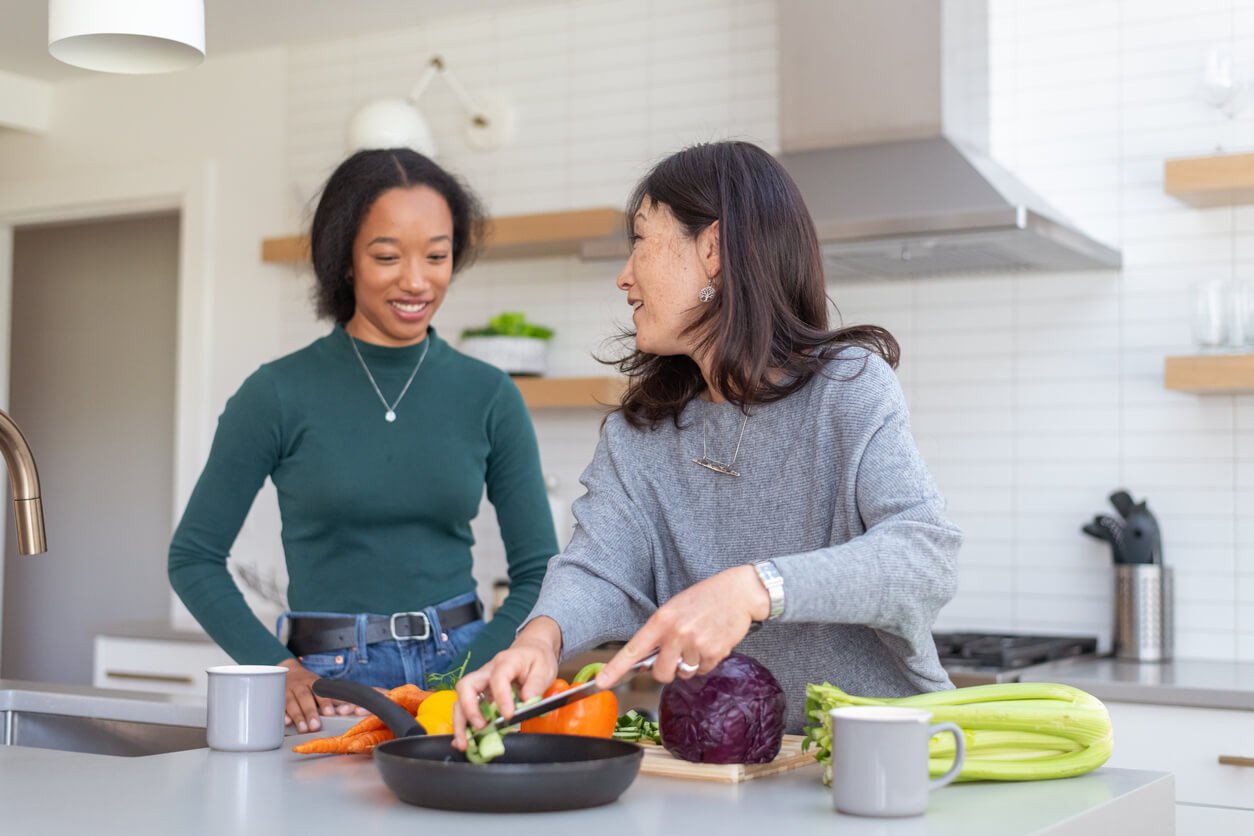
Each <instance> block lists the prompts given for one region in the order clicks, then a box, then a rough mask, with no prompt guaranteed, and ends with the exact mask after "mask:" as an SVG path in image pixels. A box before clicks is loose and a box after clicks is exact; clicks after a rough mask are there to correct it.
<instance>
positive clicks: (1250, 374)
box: [1163, 354, 1254, 395]
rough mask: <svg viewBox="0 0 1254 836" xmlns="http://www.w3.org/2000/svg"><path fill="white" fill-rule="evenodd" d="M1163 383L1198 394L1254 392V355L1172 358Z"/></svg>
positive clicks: (1205, 355)
mask: <svg viewBox="0 0 1254 836" xmlns="http://www.w3.org/2000/svg"><path fill="white" fill-rule="evenodd" d="M1163 385H1164V386H1165V387H1166V388H1168V389H1174V390H1176V391H1178V392H1192V393H1194V394H1196V395H1225V394H1227V395H1231V394H1241V393H1254V354H1194V355H1184V356H1179V357H1168V358H1167V359H1166V360H1165V361H1164V363H1163Z"/></svg>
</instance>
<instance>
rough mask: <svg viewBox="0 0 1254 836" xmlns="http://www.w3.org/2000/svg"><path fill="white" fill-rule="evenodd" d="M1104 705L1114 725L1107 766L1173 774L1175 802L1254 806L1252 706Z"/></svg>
mask: <svg viewBox="0 0 1254 836" xmlns="http://www.w3.org/2000/svg"><path fill="white" fill-rule="evenodd" d="M1106 708H1107V709H1108V710H1109V711H1110V719H1111V723H1112V724H1113V725H1114V729H1115V751H1114V753H1113V754H1112V755H1111V758H1110V761H1109V762H1108V763H1107V764H1106V765H1107V766H1111V767H1122V768H1134V769H1149V770H1157V771H1162V772H1172V773H1174V774H1175V777H1176V802H1177V803H1178V804H1210V805H1217V806H1222V807H1233V808H1239V809H1243V810H1250V811H1254V711H1235V710H1228V709H1213V708H1186V707H1180V706H1167V705H1148V704H1140V703H1124V702H1114V701H1110V700H1107V701H1106ZM1221 757H1223V758H1224V759H1225V760H1227V761H1229V762H1227V763H1220V758H1221ZM1242 761H1245V763H1244V764H1243V765H1242V763H1241V762H1242ZM1181 832H1186V833H1187V832H1193V831H1187V830H1184V831H1181ZM1199 832H1200V831H1199ZM1249 832H1254V830H1251V831H1249Z"/></svg>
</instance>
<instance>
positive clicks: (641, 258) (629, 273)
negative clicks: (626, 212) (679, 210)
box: [616, 197, 718, 359]
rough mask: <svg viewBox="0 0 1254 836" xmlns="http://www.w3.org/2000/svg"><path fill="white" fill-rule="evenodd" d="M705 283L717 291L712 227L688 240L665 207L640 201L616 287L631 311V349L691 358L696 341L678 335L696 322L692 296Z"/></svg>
mask: <svg viewBox="0 0 1254 836" xmlns="http://www.w3.org/2000/svg"><path fill="white" fill-rule="evenodd" d="M711 279H713V280H714V283H715V287H717V286H718V222H717V221H716V222H715V223H714V224H711V225H710V226H709V227H706V228H705V229H703V230H702V231H701V232H700V233H698V234H697V236H696V237H695V238H691V237H689V236H688V234H687V232H686V230H685V229H684V228H683V226H682V225H681V224H680V223H679V221H678V220H677V219H676V218H675V216H674V214H672V213H671V210H670V208H669V207H667V206H666V204H664V203H654V202H653V201H652V200H650V199H649V198H648V197H645V199H644V200H643V201H642V202H641V205H640V210H639V211H638V212H636V216H635V218H634V219H633V226H632V245H631V255H630V256H629V257H628V259H627V263H626V264H625V265H623V269H622V272H620V273H619V274H618V279H617V281H616V284H617V285H618V288H619V290H624V291H626V292H627V303H628V304H629V305H631V306H632V307H633V308H634V311H633V312H632V315H631V321H632V323H634V324H635V326H636V348H637V349H639V350H640V351H643V352H646V353H648V354H658V355H666V356H669V355H675V354H686V355H688V356H689V357H693V351H694V343H695V342H696V335H694V334H688V335H685V334H684V333H683V331H684V329H685V328H687V327H688V326H689V325H691V324H692V323H693V322H694V321H696V317H697V314H698V313H699V309H700V307H701V305H702V303H701V301H700V300H698V298H697V294H698V293H700V291H701V288H703V287H705V286H706V285H707V284H709V283H710V280H711ZM694 359H696V358H695V357H694Z"/></svg>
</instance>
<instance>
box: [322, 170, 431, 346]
mask: <svg viewBox="0 0 1254 836" xmlns="http://www.w3.org/2000/svg"><path fill="white" fill-rule="evenodd" d="M352 275H353V293H354V296H355V300H356V305H355V308H354V310H353V316H352V318H351V319H349V321H348V322H347V323H346V324H345V325H344V330H346V331H348V333H349V334H352V335H353V336H354V337H356V338H357V339H359V340H363V341H365V342H368V343H374V344H376V345H384V346H391V347H400V346H406V345H413V344H414V343H417V342H421V341H422V340H423V339H425V338H426V336H427V327H428V326H429V325H430V323H431V318H432V317H433V316H434V315H435V312H436V310H437V309H438V308H439V307H440V303H441V302H443V301H444V295H445V293H447V292H448V286H449V282H450V281H451V280H452V278H453V214H452V212H450V211H449V207H448V202H447V201H445V199H444V198H443V196H441V195H440V193H439V192H437V191H435V190H434V189H431V188H429V187H427V186H415V187H413V188H397V189H389V190H388V191H386V192H384V193H383V194H381V195H379V198H378V199H377V200H376V201H375V202H374V204H373V205H372V206H371V207H370V210H369V211H368V212H367V213H366V216H365V218H363V219H362V222H361V227H360V228H359V229H358V230H357V237H356V238H355V239H354V241H353V274H352Z"/></svg>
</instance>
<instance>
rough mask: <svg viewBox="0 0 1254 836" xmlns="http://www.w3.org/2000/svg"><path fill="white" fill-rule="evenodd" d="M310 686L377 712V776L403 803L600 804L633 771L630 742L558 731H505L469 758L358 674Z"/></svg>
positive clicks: (468, 808) (636, 763)
mask: <svg viewBox="0 0 1254 836" xmlns="http://www.w3.org/2000/svg"><path fill="white" fill-rule="evenodd" d="M313 691H314V693H315V694H317V695H318V696H320V697H327V698H329V699H334V700H343V701H344V702H351V703H353V704H354V705H359V706H361V707H362V708H364V709H366V710H367V711H370V712H373V713H374V714H376V715H378V717H379V719H381V720H382V721H383V722H384V723H386V724H387V726H388V728H389V729H391V730H392V733H393V734H395V735H396V738H395V739H394V740H389V741H387V742H386V743H380V744H379V745H378V746H375V747H374V762H375V764H376V765H377V766H378V767H379V774H380V775H381V776H382V777H383V783H385V784H387V786H388V789H390V790H391V791H392V792H393V793H395V794H396V797H397V798H399V799H400V800H401V801H404V802H406V803H408V804H416V805H418V806H419V807H431V808H434V809H437V810H459V811H465V812H485V813H531V812H541V811H546V810H578V809H582V808H584V807H597V806H599V805H601V804H608V803H610V802H611V801H613V800H615V799H616V798H618V797H619V796H620V795H622V794H623V791H624V790H626V789H627V787H629V786H631V782H632V781H634V780H636V775H637V773H639V772H640V761H641V759H642V758H643V757H644V751H643V750H642V749H641V748H640V747H639V746H637V745H635V744H634V743H627V742H624V741H621V740H606V739H603V738H596V737H577V736H575V735H566V734H508V735H505V736H504V737H503V738H502V739H503V741H504V744H505V754H504V755H501V756H500V757H499V758H496V759H495V760H493V761H492V762H491V763H487V764H473V763H470V762H469V761H467V760H466V756H465V755H464V754H463V753H461V752H458V751H457V750H455V749H454V748H453V736H452V735H451V734H442V735H430V736H428V735H427V733H426V731H425V730H424V729H423V727H422V726H420V725H419V724H418V723H417V722H416V721H415V720H414V718H413V717H412V716H410V714H409V712H408V711H406V710H405V709H404V708H402V707H401V706H399V705H397V704H396V703H394V702H392V701H391V700H390V699H388V698H387V697H386V696H384V695H383V694H381V693H379V692H378V691H376V690H374V689H373V688H371V687H369V686H368V685H362V684H360V683H358V682H350V681H347V680H343V679H319V680H317V681H315V682H314V685H313Z"/></svg>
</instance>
